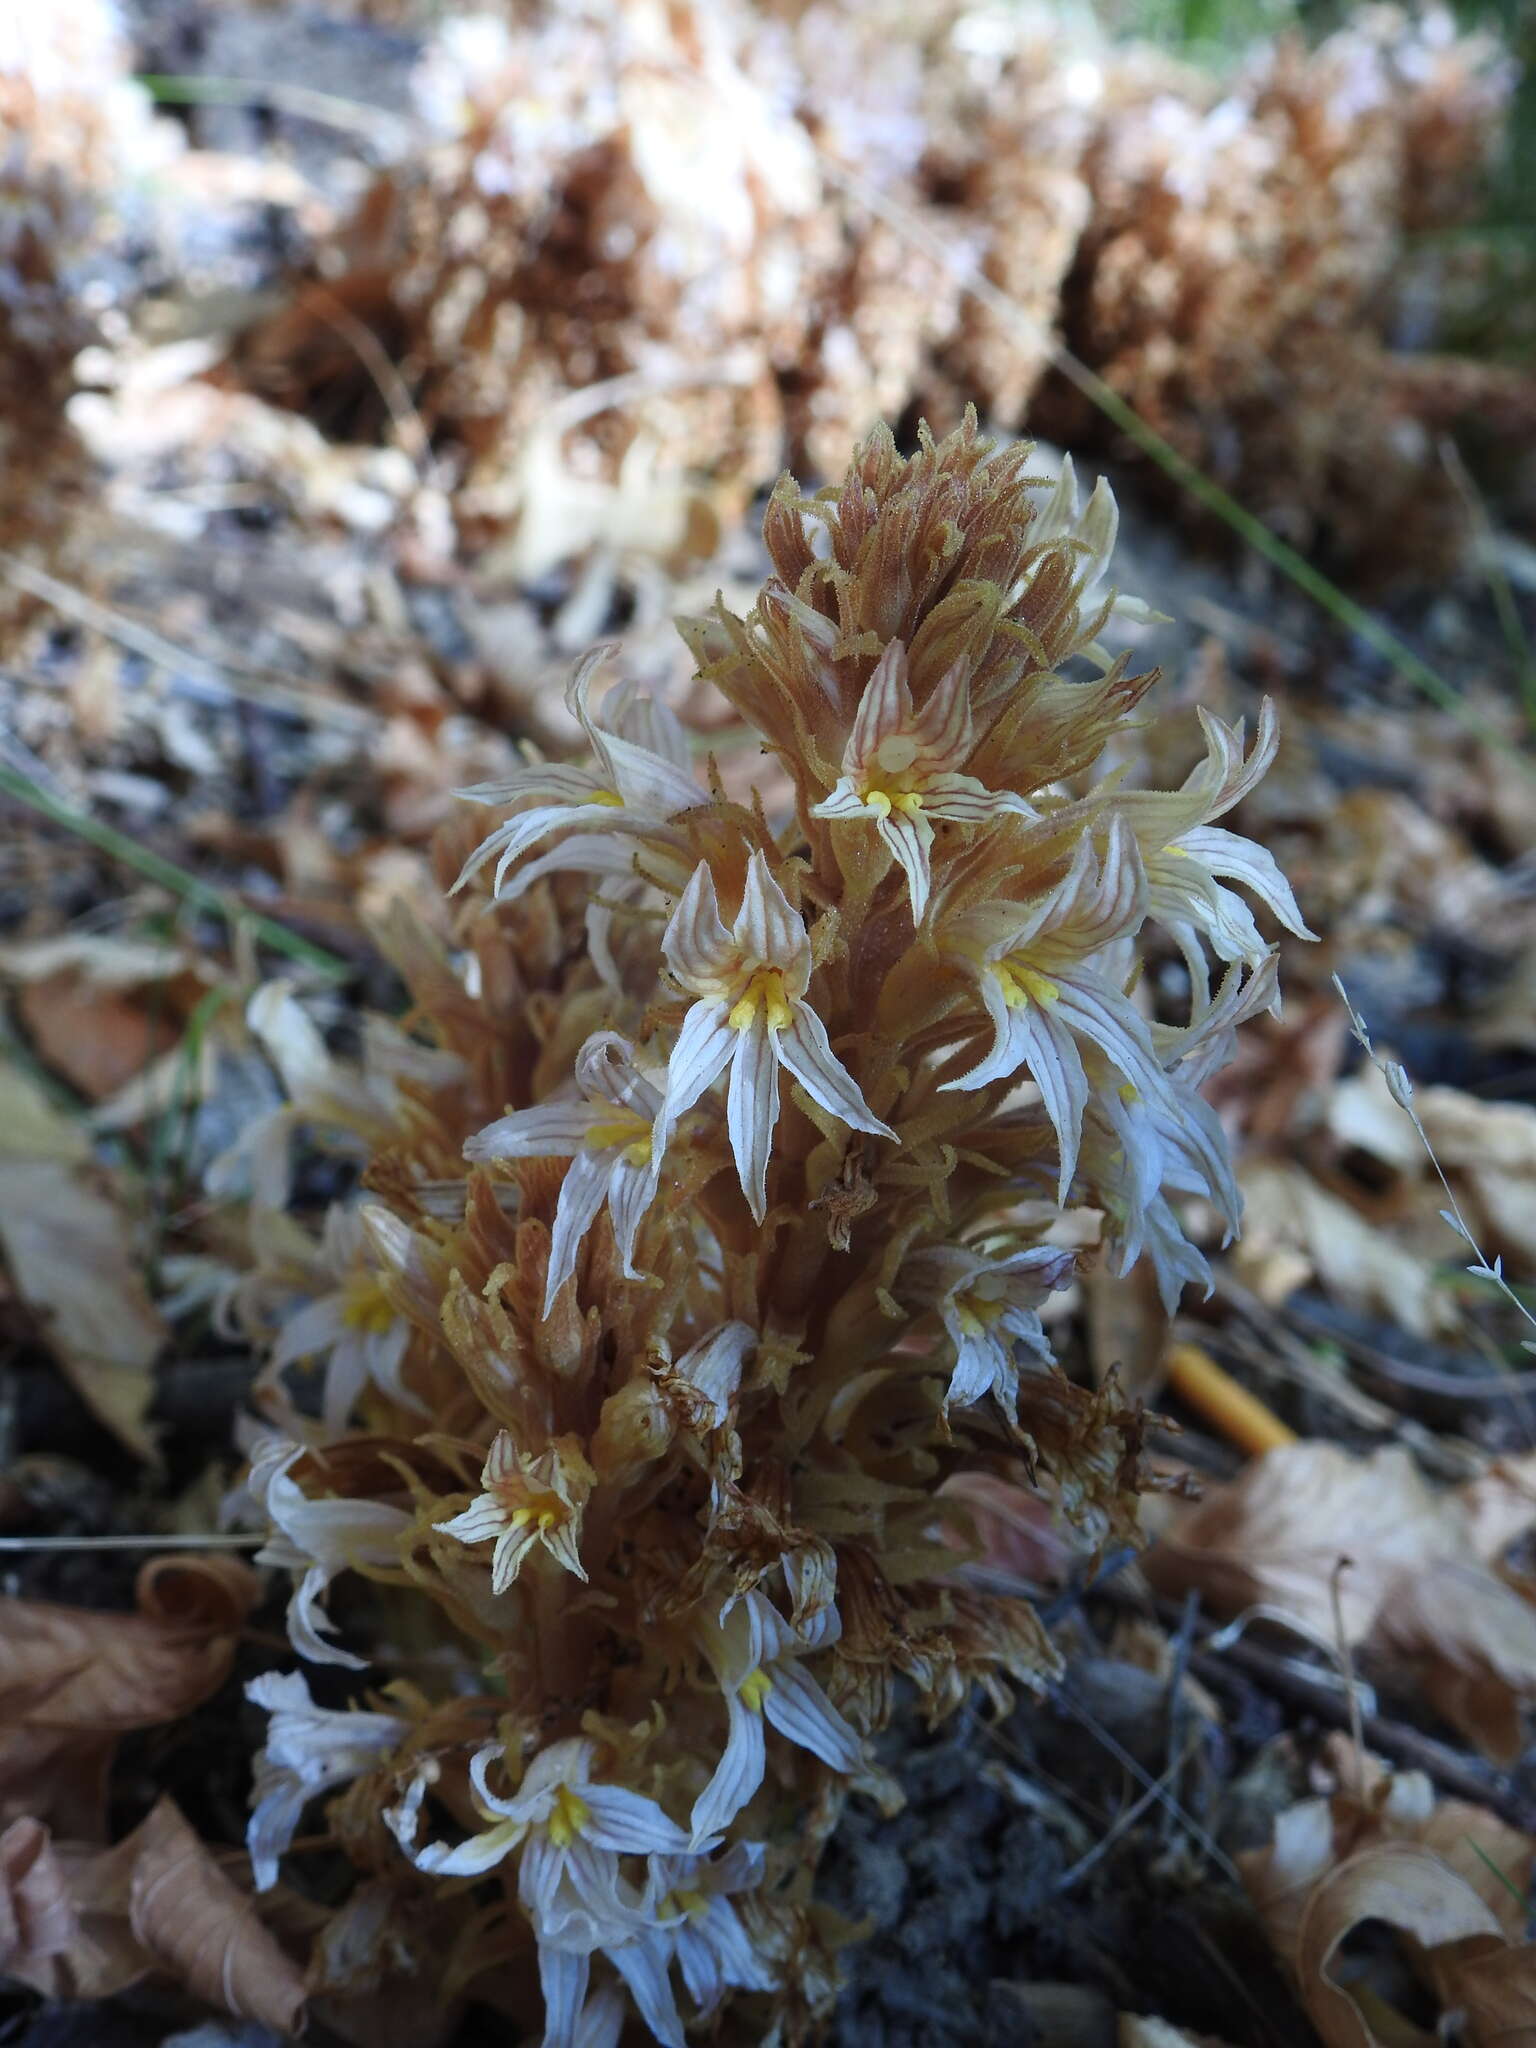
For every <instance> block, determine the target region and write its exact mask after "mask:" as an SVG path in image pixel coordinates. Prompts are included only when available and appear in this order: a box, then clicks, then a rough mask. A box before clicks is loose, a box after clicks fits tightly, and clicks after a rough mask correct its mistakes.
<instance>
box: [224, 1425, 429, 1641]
mask: <svg viewBox="0 0 1536 2048" xmlns="http://www.w3.org/2000/svg"><path fill="white" fill-rule="evenodd" d="M305 1455H306V1452H305V1448H304V1446H303V1445H302V1444H295V1443H289V1442H288V1441H287V1440H286V1439H284V1438H282V1437H272V1438H268V1439H267V1440H266V1441H265V1442H264V1443H262V1444H260V1445H259V1446H258V1447H257V1448H256V1450H255V1451H254V1452H253V1454H252V1457H251V1469H250V1474H249V1476H248V1478H247V1480H246V1491H247V1492H248V1493H249V1495H250V1497H251V1499H252V1500H253V1501H254V1502H255V1503H256V1504H257V1506H258V1507H259V1508H260V1509H261V1510H262V1511H263V1512H264V1513H265V1514H266V1516H267V1518H268V1520H269V1521H270V1522H271V1524H272V1533H271V1534H270V1535H269V1536H268V1539H267V1541H266V1543H265V1544H264V1546H263V1547H262V1548H261V1549H260V1550H258V1551H257V1553H256V1560H255V1561H256V1563H257V1564H261V1565H277V1566H280V1567H283V1568H286V1569H287V1570H289V1571H294V1572H298V1573H300V1574H302V1576H301V1577H300V1579H299V1583H298V1586H297V1587H296V1588H295V1590H294V1595H293V1598H292V1600H291V1601H290V1602H289V1606H288V1640H289V1641H290V1642H291V1643H292V1644H293V1647H294V1648H295V1649H296V1650H297V1651H298V1653H299V1655H300V1656H301V1657H307V1658H308V1659H309V1660H310V1662H311V1663H312V1664H342V1665H345V1666H346V1667H347V1668H348V1669H349V1670H353V1671H361V1670H363V1669H364V1668H365V1667H366V1665H367V1662H368V1660H367V1658H366V1657H354V1656H353V1654H352V1652H351V1651H350V1650H343V1649H339V1648H338V1647H337V1646H336V1644H334V1643H329V1642H327V1641H326V1640H325V1635H326V1634H328V1633H329V1632H330V1631H331V1630H332V1628H333V1627H334V1623H333V1622H331V1620H330V1619H329V1617H328V1616H327V1615H326V1613H325V1610H324V1608H323V1607H322V1605H321V1602H322V1600H323V1599H324V1596H325V1594H326V1592H327V1590H328V1588H329V1586H330V1583H331V1581H332V1579H334V1578H335V1577H336V1576H337V1575H338V1574H339V1573H341V1572H344V1571H353V1570H358V1569H361V1568H365V1567H370V1566H371V1567H373V1568H375V1569H383V1570H389V1569H393V1568H395V1567H398V1565H399V1563H400V1539H401V1537H402V1536H404V1535H405V1533H406V1532H407V1531H408V1530H409V1529H410V1527H411V1517H410V1516H409V1515H408V1514H406V1513H405V1511H404V1510H403V1509H401V1508H395V1507H390V1506H389V1505H388V1504H387V1503H386V1502H384V1501H374V1500H311V1499H310V1497H309V1495H308V1494H306V1493H305V1491H304V1490H303V1488H302V1487H301V1486H300V1485H299V1483H298V1481H297V1480H296V1479H295V1478H294V1477H293V1467H294V1465H295V1464H297V1462H298V1461H299V1459H300V1458H302V1457H304V1456H305ZM322 1631H324V1632H325V1633H322Z"/></svg>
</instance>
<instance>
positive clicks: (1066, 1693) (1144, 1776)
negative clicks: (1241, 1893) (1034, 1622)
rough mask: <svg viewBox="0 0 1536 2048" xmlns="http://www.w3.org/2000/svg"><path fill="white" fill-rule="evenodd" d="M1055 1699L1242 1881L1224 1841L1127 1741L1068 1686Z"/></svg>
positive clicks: (1055, 1690) (1218, 1862)
mask: <svg viewBox="0 0 1536 2048" xmlns="http://www.w3.org/2000/svg"><path fill="white" fill-rule="evenodd" d="M1051 1699H1052V1701H1053V1702H1054V1704H1055V1705H1056V1706H1058V1707H1060V1708H1061V1709H1062V1711H1063V1712H1064V1713H1067V1714H1070V1715H1071V1717H1072V1719H1073V1720H1074V1721H1078V1722H1080V1723H1081V1724H1082V1726H1083V1727H1084V1728H1086V1729H1087V1730H1088V1733H1089V1734H1090V1735H1091V1736H1093V1738H1094V1740H1095V1741H1096V1742H1099V1743H1101V1744H1102V1745H1103V1747H1104V1748H1105V1749H1106V1750H1108V1752H1109V1754H1110V1755H1111V1756H1112V1757H1113V1758H1114V1760H1115V1762H1116V1763H1117V1764H1119V1766H1120V1768H1121V1769H1122V1770H1125V1771H1129V1772H1130V1774H1131V1776H1132V1777H1133V1778H1134V1779H1135V1780H1136V1782H1137V1784H1138V1785H1141V1786H1144V1787H1145V1788H1146V1789H1147V1790H1148V1791H1150V1792H1152V1793H1153V1795H1154V1797H1155V1798H1156V1799H1157V1800H1158V1802H1159V1803H1160V1804H1161V1805H1162V1806H1164V1807H1165V1808H1167V1809H1168V1810H1169V1811H1170V1812H1171V1813H1172V1814H1173V1816H1174V1818H1175V1819H1176V1820H1177V1821H1178V1823H1179V1825H1180V1827H1182V1828H1183V1829H1184V1830H1185V1832H1186V1833H1187V1834H1188V1835H1189V1836H1190V1838H1191V1839H1192V1840H1193V1841H1194V1842H1195V1843H1196V1844H1197V1845H1198V1847H1199V1848H1201V1849H1202V1850H1204V1852H1205V1854H1206V1855H1207V1856H1208V1857H1209V1858H1210V1860H1211V1862H1212V1863H1214V1864H1215V1865H1216V1868H1217V1869H1218V1870H1220V1871H1221V1872H1222V1873H1223V1874H1224V1875H1225V1876H1227V1877H1229V1878H1230V1879H1231V1880H1232V1882H1233V1883H1234V1884H1241V1882H1242V1873H1241V1872H1240V1871H1239V1869H1238V1867H1237V1865H1236V1864H1235V1863H1234V1862H1233V1861H1232V1859H1231V1857H1230V1856H1229V1855H1228V1854H1227V1853H1226V1851H1225V1850H1224V1849H1223V1848H1222V1847H1221V1845H1220V1843H1218V1842H1217V1841H1216V1840H1215V1838H1214V1837H1213V1836H1212V1835H1210V1834H1209V1833H1208V1832H1207V1830H1206V1829H1205V1828H1203V1827H1202V1826H1201V1825H1200V1823H1199V1821H1197V1820H1196V1819H1195V1817H1194V1815H1193V1814H1192V1813H1191V1812H1190V1811H1189V1809H1188V1808H1187V1807H1185V1806H1184V1805H1182V1804H1181V1803H1180V1802H1179V1801H1178V1800H1177V1799H1175V1798H1174V1796H1173V1794H1172V1793H1171V1792H1169V1791H1168V1790H1167V1789H1166V1788H1165V1787H1164V1785H1163V1784H1162V1781H1161V1780H1160V1779H1157V1778H1154V1777H1153V1776H1152V1774H1151V1772H1150V1771H1148V1770H1146V1769H1144V1768H1143V1766H1142V1765H1141V1764H1139V1763H1137V1761H1136V1759H1135V1757H1133V1756H1132V1755H1131V1753H1130V1751H1129V1750H1128V1749H1127V1748H1126V1746H1125V1744H1124V1743H1123V1742H1120V1741H1118V1740H1117V1739H1116V1737H1115V1736H1113V1735H1112V1734H1111V1733H1110V1731H1109V1730H1108V1729H1107V1728H1106V1727H1105V1726H1104V1724H1103V1722H1102V1721H1100V1720H1099V1718H1098V1716H1097V1715H1095V1714H1093V1713H1091V1712H1090V1711H1089V1709H1088V1708H1087V1707H1086V1706H1084V1704H1083V1702H1082V1701H1081V1700H1080V1699H1078V1698H1077V1697H1076V1696H1075V1695H1074V1694H1073V1693H1072V1692H1071V1690H1070V1689H1069V1688H1068V1687H1067V1686H1066V1685H1057V1686H1053V1687H1052V1689H1051Z"/></svg>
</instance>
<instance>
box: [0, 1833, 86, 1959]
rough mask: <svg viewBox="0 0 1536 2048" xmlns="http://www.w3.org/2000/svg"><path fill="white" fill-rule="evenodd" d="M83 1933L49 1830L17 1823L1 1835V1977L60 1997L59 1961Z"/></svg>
mask: <svg viewBox="0 0 1536 2048" xmlns="http://www.w3.org/2000/svg"><path fill="white" fill-rule="evenodd" d="M79 1931H80V1923H79V1917H78V1915H77V1914H76V1912H75V1908H74V1904H73V1901H72V1900H71V1899H70V1896H69V1886H68V1882H67V1880H66V1878H65V1875H64V1872H63V1871H62V1869H61V1868H60V1867H59V1860H58V1858H57V1856H55V1854H54V1852H53V1844H52V1842H51V1840H50V1839H49V1834H48V1830H47V1828H45V1827H44V1826H43V1824H42V1822H41V1821H37V1820H32V1819H30V1818H26V1817H24V1818H22V1819H21V1820H15V1821H12V1823H11V1825H10V1826H9V1827H8V1828H7V1829H6V1830H5V1833H4V1834H3V1835H0V1973H3V1974H4V1975H5V1976H7V1977H19V1978H20V1979H21V1981H22V1983H23V1984H30V1985H31V1986H32V1988H33V1990H34V1991H42V1992H44V1993H50V1994H54V1995H57V1994H58V1992H59V1991H60V1990H61V1989H62V1986H61V1985H60V1984H59V1982H58V1959H59V1957H60V1956H62V1955H63V1954H64V1953H65V1952H66V1951H67V1950H68V1949H69V1948H70V1946H71V1945H72V1944H73V1943H74V1941H75V1940H76V1939H77V1938H78V1935H79Z"/></svg>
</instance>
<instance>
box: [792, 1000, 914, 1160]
mask: <svg viewBox="0 0 1536 2048" xmlns="http://www.w3.org/2000/svg"><path fill="white" fill-rule="evenodd" d="M773 1042H774V1049H775V1050H776V1052H777V1053H778V1056H779V1058H780V1060H781V1061H782V1062H783V1064H784V1066H785V1067H786V1068H787V1069H788V1070H789V1072H790V1073H791V1074H793V1075H794V1077H795V1079H796V1080H797V1081H798V1082H799V1083H800V1086H801V1087H802V1088H803V1089H804V1090H805V1092H806V1094H807V1095H809V1096H810V1098H811V1100H812V1101H813V1102H816V1103H819V1104H820V1105H821V1107H822V1108H823V1109H824V1110H826V1111H827V1112H828V1114H829V1115H831V1116H835V1117H837V1118H839V1119H840V1120H841V1121H842V1122H843V1123H845V1124H847V1125H848V1126H849V1127H850V1129H852V1130H855V1131H868V1132H870V1133H871V1135H872V1136H874V1137H876V1138H894V1137H895V1135H896V1133H895V1132H894V1131H893V1130H892V1129H891V1127H890V1125H889V1124H883V1123H881V1121H880V1119H879V1117H877V1116H876V1115H875V1114H874V1112H873V1111H872V1110H871V1109H870V1106H869V1104H868V1103H867V1102H866V1101H865V1100H864V1097H863V1095H862V1094H861V1093H860V1091H859V1085H858V1083H857V1082H856V1081H855V1080H854V1078H853V1076H852V1075H851V1074H850V1073H849V1071H848V1069H847V1068H846V1067H845V1066H844V1065H843V1063H842V1061H841V1060H840V1059H839V1058H838V1057H837V1055H836V1054H835V1053H834V1052H833V1050H832V1046H831V1043H830V1041H829V1040H828V1038H827V1027H826V1026H825V1025H824V1024H823V1023H822V1021H821V1019H820V1018H819V1017H818V1016H817V1014H816V1012H815V1011H814V1010H813V1009H812V1008H811V1006H810V1004H809V1003H796V1004H795V1005H794V1009H793V1014H792V1015H791V1017H790V1020H789V1022H788V1024H787V1025H786V1026H785V1027H784V1029H783V1030H782V1031H777V1032H775V1033H774V1040H773Z"/></svg>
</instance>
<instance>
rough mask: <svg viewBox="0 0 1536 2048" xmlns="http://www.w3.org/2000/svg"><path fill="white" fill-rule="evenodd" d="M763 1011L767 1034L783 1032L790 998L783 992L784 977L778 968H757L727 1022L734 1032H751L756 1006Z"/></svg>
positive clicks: (755, 1015)
mask: <svg viewBox="0 0 1536 2048" xmlns="http://www.w3.org/2000/svg"><path fill="white" fill-rule="evenodd" d="M759 1004H761V1005H762V1007H763V1011H764V1021H765V1022H766V1023H767V1026H768V1029H769V1030H770V1031H782V1030H783V1029H784V1027H785V1025H786V1024H788V1022H789V1019H790V1014H791V1013H790V1007H789V998H788V996H786V995H785V993H784V977H783V975H782V974H781V973H780V972H779V970H778V968H777V967H759V968H758V969H757V971H756V973H755V974H754V975H753V976H752V979H751V980H750V981H749V982H748V983H747V985H746V987H745V988H744V989H743V990H742V992H741V995H740V996H739V998H738V999H737V1001H736V1002H735V1003H734V1004H732V1006H731V1011H730V1014H729V1016H728V1017H727V1018H726V1020H725V1021H726V1022H727V1023H728V1024H729V1025H730V1027H731V1029H732V1030H733V1031H750V1030H751V1028H752V1025H753V1023H754V1022H755V1021H756V1018H757V1009H758V1005H759Z"/></svg>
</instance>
